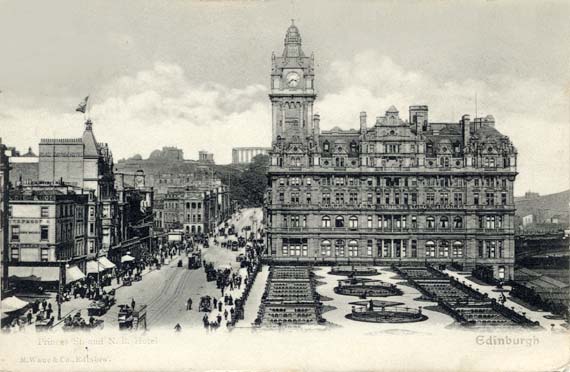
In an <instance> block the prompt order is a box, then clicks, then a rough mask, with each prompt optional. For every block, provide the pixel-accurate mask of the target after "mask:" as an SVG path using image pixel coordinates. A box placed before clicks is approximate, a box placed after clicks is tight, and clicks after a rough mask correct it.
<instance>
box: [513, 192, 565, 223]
mask: <svg viewBox="0 0 570 372" xmlns="http://www.w3.org/2000/svg"><path fill="white" fill-rule="evenodd" d="M568 203H570V190H566V191H562V192H559V193H556V194H550V195H542V196H539V195H538V194H534V193H527V195H525V196H522V197H516V198H515V206H516V208H517V211H516V215H517V216H518V217H521V218H522V217H524V216H528V215H529V214H532V215H534V216H535V220H537V221H544V220H546V219H549V218H552V217H559V219H560V220H561V222H562V221H564V222H566V223H568V220H569V216H568V211H569V209H570V208H569V206H568Z"/></svg>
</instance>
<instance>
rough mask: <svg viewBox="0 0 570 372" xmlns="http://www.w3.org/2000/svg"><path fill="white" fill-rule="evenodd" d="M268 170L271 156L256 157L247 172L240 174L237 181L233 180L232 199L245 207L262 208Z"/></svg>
mask: <svg viewBox="0 0 570 372" xmlns="http://www.w3.org/2000/svg"><path fill="white" fill-rule="evenodd" d="M268 170H269V156H267V155H257V156H255V157H254V158H253V159H252V161H251V163H250V164H249V165H248V167H247V168H246V170H245V171H244V172H242V173H240V174H239V176H238V177H237V180H236V181H235V182H234V181H233V180H232V185H231V190H230V192H231V195H232V199H234V200H237V201H239V202H240V204H241V205H242V206H244V207H260V206H262V205H263V198H264V194H265V189H266V187H267V171H268Z"/></svg>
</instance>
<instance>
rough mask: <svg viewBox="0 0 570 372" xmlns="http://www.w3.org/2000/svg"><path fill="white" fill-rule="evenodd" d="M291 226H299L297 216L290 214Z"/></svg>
mask: <svg viewBox="0 0 570 372" xmlns="http://www.w3.org/2000/svg"><path fill="white" fill-rule="evenodd" d="M291 227H299V216H291Z"/></svg>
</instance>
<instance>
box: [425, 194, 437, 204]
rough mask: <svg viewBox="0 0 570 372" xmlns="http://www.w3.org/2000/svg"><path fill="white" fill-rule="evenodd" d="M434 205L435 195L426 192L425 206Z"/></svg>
mask: <svg viewBox="0 0 570 372" xmlns="http://www.w3.org/2000/svg"><path fill="white" fill-rule="evenodd" d="M434 203H435V193H434V192H428V193H427V194H426V204H427V205H433V204H434Z"/></svg>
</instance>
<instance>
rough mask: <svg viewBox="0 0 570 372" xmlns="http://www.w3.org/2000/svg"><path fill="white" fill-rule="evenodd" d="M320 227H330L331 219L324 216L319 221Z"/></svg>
mask: <svg viewBox="0 0 570 372" xmlns="http://www.w3.org/2000/svg"><path fill="white" fill-rule="evenodd" d="M321 222H322V227H331V218H330V217H329V216H324V217H323V218H322V219H321Z"/></svg>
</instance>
